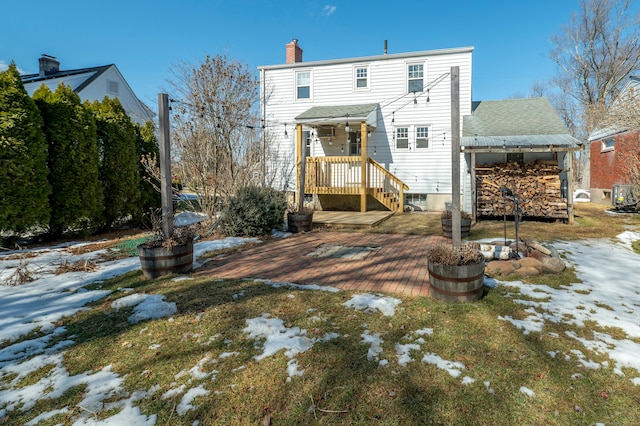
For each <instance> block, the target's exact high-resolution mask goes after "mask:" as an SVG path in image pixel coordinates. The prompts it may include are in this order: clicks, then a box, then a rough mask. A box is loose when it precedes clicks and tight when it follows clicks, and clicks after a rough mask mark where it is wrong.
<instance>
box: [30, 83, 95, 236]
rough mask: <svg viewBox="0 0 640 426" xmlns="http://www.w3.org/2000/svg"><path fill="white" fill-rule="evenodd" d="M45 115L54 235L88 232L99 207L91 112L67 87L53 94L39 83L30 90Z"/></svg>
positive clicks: (91, 228) (93, 126)
mask: <svg viewBox="0 0 640 426" xmlns="http://www.w3.org/2000/svg"><path fill="white" fill-rule="evenodd" d="M33 98H34V99H35V100H36V104H37V105H38V107H39V108H40V112H41V114H42V118H43V120H44V129H45V134H46V137H47V143H48V146H49V182H50V183H51V188H52V190H53V192H52V194H51V196H50V198H49V200H50V206H51V220H50V222H49V232H50V233H51V234H52V235H53V236H56V237H57V236H61V235H62V234H64V233H75V232H82V233H84V234H86V233H90V232H92V231H94V230H95V229H97V227H98V225H99V224H100V220H101V216H102V210H103V195H102V187H101V184H100V179H99V177H100V176H99V153H98V136H97V130H96V123H95V119H94V117H93V114H92V113H91V112H90V111H89V110H88V109H87V108H86V107H85V106H84V105H82V104H81V102H80V97H79V96H78V95H77V94H76V93H75V92H74V91H73V90H72V89H71V87H70V86H67V85H64V84H60V85H59V86H58V88H57V89H56V91H55V93H53V92H51V90H49V88H48V87H47V86H45V85H42V86H41V87H40V88H39V89H38V90H36V91H35V93H34V94H33Z"/></svg>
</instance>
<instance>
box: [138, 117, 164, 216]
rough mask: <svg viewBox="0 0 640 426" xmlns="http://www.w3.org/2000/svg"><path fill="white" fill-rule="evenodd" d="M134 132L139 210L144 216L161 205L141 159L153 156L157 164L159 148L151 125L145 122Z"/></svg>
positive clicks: (160, 199)
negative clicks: (138, 178)
mask: <svg viewBox="0 0 640 426" xmlns="http://www.w3.org/2000/svg"><path fill="white" fill-rule="evenodd" d="M135 130H136V147H137V150H138V172H139V174H140V210H141V212H142V214H143V215H144V214H150V213H151V212H154V211H156V210H157V209H159V208H160V207H161V205H162V198H161V195H160V191H158V190H157V189H156V188H155V187H154V185H153V184H152V182H153V176H151V174H150V173H148V172H147V170H146V169H145V168H144V166H143V164H142V157H143V156H151V157H154V156H155V158H156V162H158V161H159V160H158V159H159V158H160V148H159V146H158V139H157V138H156V135H155V128H154V126H153V123H151V122H150V121H147V122H146V123H145V124H144V126H140V125H136V126H135ZM134 220H136V221H138V222H141V221H142V218H134Z"/></svg>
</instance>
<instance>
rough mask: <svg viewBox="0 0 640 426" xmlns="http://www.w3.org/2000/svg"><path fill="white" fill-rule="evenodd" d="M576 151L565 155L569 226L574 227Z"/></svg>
mask: <svg viewBox="0 0 640 426" xmlns="http://www.w3.org/2000/svg"><path fill="white" fill-rule="evenodd" d="M574 152H575V151H567V152H566V153H565V162H566V164H567V167H566V170H567V215H568V216H569V226H573V225H574V219H573V153H574Z"/></svg>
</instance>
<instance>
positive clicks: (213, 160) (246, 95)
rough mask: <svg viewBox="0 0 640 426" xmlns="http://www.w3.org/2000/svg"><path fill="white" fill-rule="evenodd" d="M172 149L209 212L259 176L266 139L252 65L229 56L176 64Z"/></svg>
mask: <svg viewBox="0 0 640 426" xmlns="http://www.w3.org/2000/svg"><path fill="white" fill-rule="evenodd" d="M173 76H174V79H173V80H171V81H170V82H169V84H170V86H171V90H170V97H171V101H172V102H171V105H172V117H171V122H172V155H173V157H174V158H173V160H174V164H175V165H176V171H177V174H178V175H179V177H180V179H181V180H182V181H183V183H184V184H185V185H186V186H187V187H188V188H190V189H192V190H193V191H195V192H196V193H197V194H198V203H199V204H200V206H201V208H202V210H203V211H204V212H205V213H208V214H210V215H211V216H212V217H213V216H215V213H216V211H217V210H218V207H219V206H220V205H221V203H224V200H225V199H227V198H228V197H229V196H230V195H232V194H233V193H234V192H235V190H236V189H237V188H239V187H241V186H246V185H247V184H249V183H254V184H258V183H259V182H260V178H261V174H260V168H261V161H262V160H263V155H262V150H263V143H262V141H261V135H260V133H261V132H260V124H259V123H260V119H259V115H258V108H257V106H258V105H257V103H258V99H259V83H258V80H257V78H256V77H255V75H254V74H252V73H251V72H250V71H249V69H248V68H247V66H245V65H243V64H240V63H238V62H234V61H232V60H230V59H228V58H227V57H226V56H222V55H216V56H207V57H206V59H205V60H204V61H203V62H202V63H199V64H195V65H192V64H189V63H184V62H183V63H180V64H179V65H177V66H176V67H174V69H173Z"/></svg>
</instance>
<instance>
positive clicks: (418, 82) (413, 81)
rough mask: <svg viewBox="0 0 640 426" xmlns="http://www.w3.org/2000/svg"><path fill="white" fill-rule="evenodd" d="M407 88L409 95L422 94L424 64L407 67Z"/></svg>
mask: <svg viewBox="0 0 640 426" xmlns="http://www.w3.org/2000/svg"><path fill="white" fill-rule="evenodd" d="M407 86H408V89H409V93H416V92H422V91H423V87H424V64H408V65H407Z"/></svg>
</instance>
